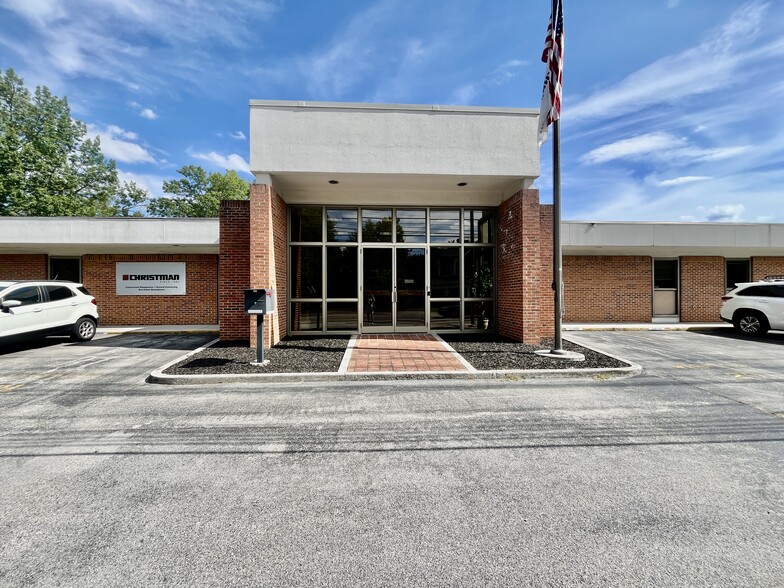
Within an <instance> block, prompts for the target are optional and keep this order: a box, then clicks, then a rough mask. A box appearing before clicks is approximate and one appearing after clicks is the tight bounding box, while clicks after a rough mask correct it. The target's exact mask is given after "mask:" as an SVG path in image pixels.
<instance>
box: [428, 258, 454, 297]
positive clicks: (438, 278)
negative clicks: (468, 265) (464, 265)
mask: <svg viewBox="0 0 784 588" xmlns="http://www.w3.org/2000/svg"><path fill="white" fill-rule="evenodd" d="M430 296H431V297H432V298H457V297H459V296H460V247H431V248H430Z"/></svg>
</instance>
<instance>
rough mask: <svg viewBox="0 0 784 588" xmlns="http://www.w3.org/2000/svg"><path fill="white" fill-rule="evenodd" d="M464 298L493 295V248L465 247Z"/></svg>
mask: <svg viewBox="0 0 784 588" xmlns="http://www.w3.org/2000/svg"><path fill="white" fill-rule="evenodd" d="M463 260H464V266H463V267H464V269H463V271H464V272H465V273H464V276H465V294H464V296H465V297H466V298H492V297H493V296H494V295H495V284H494V273H493V248H492V247H471V248H466V250H465V253H464V255H463Z"/></svg>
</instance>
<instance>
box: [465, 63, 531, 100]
mask: <svg viewBox="0 0 784 588" xmlns="http://www.w3.org/2000/svg"><path fill="white" fill-rule="evenodd" d="M525 65H528V62H527V61H523V60H521V59H509V60H507V61H505V62H503V63H502V64H501V65H499V66H498V67H496V68H495V69H494V70H493V71H491V72H490V73H489V74H488V75H487V76H485V77H484V78H482V79H481V80H479V81H478V82H470V83H467V84H464V85H462V86H460V87H459V88H457V89H456V90H455V91H454V92H452V98H451V100H450V102H451V103H452V104H470V103H471V102H473V100H474V99H475V98H476V96H477V95H478V94H479V93H480V92H482V91H483V90H487V89H489V88H495V87H498V86H501V85H503V84H505V83H507V82H508V81H510V80H511V79H512V78H514V77H515V76H516V75H517V72H516V71H515V70H517V69H518V68H520V67H523V66H525Z"/></svg>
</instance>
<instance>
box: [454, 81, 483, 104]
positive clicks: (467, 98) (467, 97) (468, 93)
mask: <svg viewBox="0 0 784 588" xmlns="http://www.w3.org/2000/svg"><path fill="white" fill-rule="evenodd" d="M476 94H477V90H476V86H475V85H474V84H466V85H464V86H460V87H459V88H458V89H457V90H455V91H454V92H453V93H452V99H451V100H450V102H451V103H452V104H470V103H471V102H472V101H473V99H474V97H475V96H476Z"/></svg>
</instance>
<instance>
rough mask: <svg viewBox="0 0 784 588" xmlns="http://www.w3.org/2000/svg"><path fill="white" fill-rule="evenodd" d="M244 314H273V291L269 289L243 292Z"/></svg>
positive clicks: (254, 289)
mask: <svg viewBox="0 0 784 588" xmlns="http://www.w3.org/2000/svg"><path fill="white" fill-rule="evenodd" d="M245 312H246V313H248V314H272V313H273V312H275V290H274V289H271V288H270V289H264V288H249V289H247V290H245Z"/></svg>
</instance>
